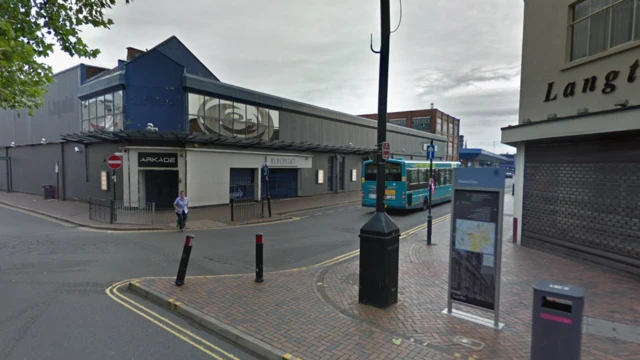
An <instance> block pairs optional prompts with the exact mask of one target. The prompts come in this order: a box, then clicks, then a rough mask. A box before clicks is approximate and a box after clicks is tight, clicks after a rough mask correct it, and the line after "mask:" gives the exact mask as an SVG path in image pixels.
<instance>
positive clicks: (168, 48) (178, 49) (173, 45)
mask: <svg viewBox="0 0 640 360" xmlns="http://www.w3.org/2000/svg"><path fill="white" fill-rule="evenodd" d="M155 49H157V50H159V51H160V52H162V53H163V54H165V55H166V56H168V57H169V58H171V59H172V60H173V61H175V62H177V63H178V64H180V65H182V66H184V67H185V69H187V74H191V75H195V76H200V77H203V78H206V79H211V80H218V78H217V77H216V76H215V75H214V74H213V73H211V71H209V69H207V67H206V66H204V65H203V64H202V62H200V60H198V58H197V57H195V55H193V54H192V53H191V51H189V49H187V47H186V46H184V44H182V42H180V40H178V38H176V37H175V36H172V37H171V38H169V39H168V40H167V41H165V42H163V43H162V44H160V45H158V46H156V47H155Z"/></svg>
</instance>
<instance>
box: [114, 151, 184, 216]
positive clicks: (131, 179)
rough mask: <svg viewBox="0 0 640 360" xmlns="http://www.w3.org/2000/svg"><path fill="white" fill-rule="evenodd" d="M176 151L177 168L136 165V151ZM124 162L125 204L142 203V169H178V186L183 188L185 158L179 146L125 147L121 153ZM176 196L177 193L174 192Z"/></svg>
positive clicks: (135, 204)
mask: <svg viewBox="0 0 640 360" xmlns="http://www.w3.org/2000/svg"><path fill="white" fill-rule="evenodd" d="M139 152H145V153H154V152H155V153H177V154H178V168H177V169H175V168H172V169H171V168H170V169H167V168H154V167H145V168H143V169H140V168H139V167H138V153H139ZM123 155H124V156H123V161H124V164H123V166H122V171H123V174H122V175H123V178H124V196H123V199H124V201H125V205H126V206H132V207H136V206H139V204H141V203H144V202H145V201H146V199H145V188H144V174H141V171H144V170H163V171H178V172H179V174H178V178H179V180H178V181H179V185H178V186H179V188H181V189H184V184H185V183H186V174H185V169H186V158H185V150H184V149H181V148H168V147H127V148H125V149H124V154H123ZM176 197H177V194H176Z"/></svg>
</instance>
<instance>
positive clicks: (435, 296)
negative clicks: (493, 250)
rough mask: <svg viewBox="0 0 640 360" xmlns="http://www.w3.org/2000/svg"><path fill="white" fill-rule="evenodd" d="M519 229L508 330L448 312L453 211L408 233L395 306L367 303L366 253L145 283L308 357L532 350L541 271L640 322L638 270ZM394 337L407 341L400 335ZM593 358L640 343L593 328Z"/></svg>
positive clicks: (588, 354)
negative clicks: (362, 265)
mask: <svg viewBox="0 0 640 360" xmlns="http://www.w3.org/2000/svg"><path fill="white" fill-rule="evenodd" d="M510 233H511V218H509V217H507V218H505V241H504V246H503V270H502V288H501V292H502V296H501V319H500V321H501V322H504V323H505V327H504V328H503V329H502V330H501V331H496V330H493V329H491V328H487V327H484V326H481V325H477V324H474V323H471V322H468V321H464V320H461V319H458V318H454V317H451V316H448V315H444V314H441V311H442V310H443V309H444V308H445V307H446V288H447V274H448V266H447V262H448V257H447V251H448V249H447V248H448V244H447V238H448V234H449V221H444V222H442V223H439V224H437V225H435V227H434V243H435V244H436V245H435V246H432V247H429V248H427V247H426V245H425V241H424V237H425V236H426V235H425V232H424V231H421V232H419V233H417V234H416V235H414V236H411V237H409V238H407V239H405V240H403V241H402V242H401V250H400V254H401V255H400V289H399V303H398V304H397V305H395V306H392V307H390V308H388V309H386V310H380V309H376V308H372V307H368V306H364V305H359V304H358V303H357V284H358V259H357V257H356V258H352V259H351V260H347V261H345V262H342V263H338V264H333V265H329V266H325V267H312V268H307V269H300V270H294V271H283V272H277V273H267V274H265V282H264V283H261V284H256V283H255V282H254V281H253V280H254V275H253V274H250V275H237V276H224V277H202V278H187V284H186V285H185V286H183V287H180V288H178V287H176V286H175V285H174V284H173V279H166V278H164V279H163V278H155V279H143V280H142V281H141V282H140V284H141V285H143V286H146V287H148V288H151V289H154V290H156V291H158V292H160V293H163V294H164V295H165V296H166V298H167V299H169V298H173V299H175V301H180V302H182V303H183V304H187V305H189V306H192V307H194V308H196V309H198V310H200V311H202V312H203V313H205V314H207V315H209V316H212V317H214V318H216V319H218V320H220V321H222V322H224V323H225V324H227V325H230V326H232V327H234V328H236V329H238V330H240V331H242V332H244V333H246V334H248V335H250V336H253V337H255V338H257V339H259V340H261V341H264V342H266V343H268V344H271V345H273V346H275V347H277V348H279V349H281V350H283V352H290V353H292V354H294V355H295V356H299V357H303V358H304V359H378V358H402V359H414V358H415V359H449V358H463V359H474V360H475V359H495V360H499V359H528V358H529V348H530V324H531V300H532V299H531V298H532V290H531V286H532V285H533V284H534V283H535V282H536V281H537V280H538V279H541V278H546V279H550V280H557V281H563V282H568V283H572V284H576V285H581V286H584V287H586V288H587V294H586V309H585V316H587V317H590V318H597V319H603V320H609V321H612V322H616V323H618V324H627V325H635V326H638V325H640V302H639V301H638V295H639V294H640V283H639V282H638V279H637V278H634V277H631V276H628V275H625V274H622V273H618V272H614V271H610V270H606V269H602V268H599V267H597V266H595V265H590V264H586V263H582V262H577V261H574V260H571V259H567V258H562V257H558V256H555V255H551V254H547V253H543V252H540V251H537V250H532V249H528V248H524V247H519V246H515V245H513V244H511V242H510V238H509V234H510ZM459 309H460V310H463V309H462V308H459ZM464 310H465V311H467V312H470V313H474V314H477V315H482V314H481V313H478V312H476V311H473V310H469V309H464ZM484 316H487V315H486V314H484ZM457 336H462V337H466V338H469V339H473V340H477V341H480V342H481V343H483V344H484V346H483V348H482V349H480V350H474V349H471V348H469V347H466V346H463V345H461V344H460V343H459V342H457V341H456V337H457ZM394 339H396V340H397V339H402V342H401V343H400V344H399V345H396V344H394V342H393V340H394ZM412 339H413V341H412ZM583 359H640V344H638V343H633V342H628V341H622V340H615V339H611V338H608V337H605V336H599V335H593V334H591V333H586V334H584V337H583Z"/></svg>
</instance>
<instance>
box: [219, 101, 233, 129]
mask: <svg viewBox="0 0 640 360" xmlns="http://www.w3.org/2000/svg"><path fill="white" fill-rule="evenodd" d="M220 134H221V135H224V136H233V101H228V100H224V99H220Z"/></svg>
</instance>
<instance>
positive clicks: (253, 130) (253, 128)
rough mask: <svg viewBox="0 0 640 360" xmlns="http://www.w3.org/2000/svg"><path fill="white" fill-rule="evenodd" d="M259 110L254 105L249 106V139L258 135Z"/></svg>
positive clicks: (247, 121)
mask: <svg viewBox="0 0 640 360" xmlns="http://www.w3.org/2000/svg"><path fill="white" fill-rule="evenodd" d="M258 117H259V115H258V108H257V107H255V106H252V105H247V119H246V127H247V137H248V138H255V137H257V134H258Z"/></svg>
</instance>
